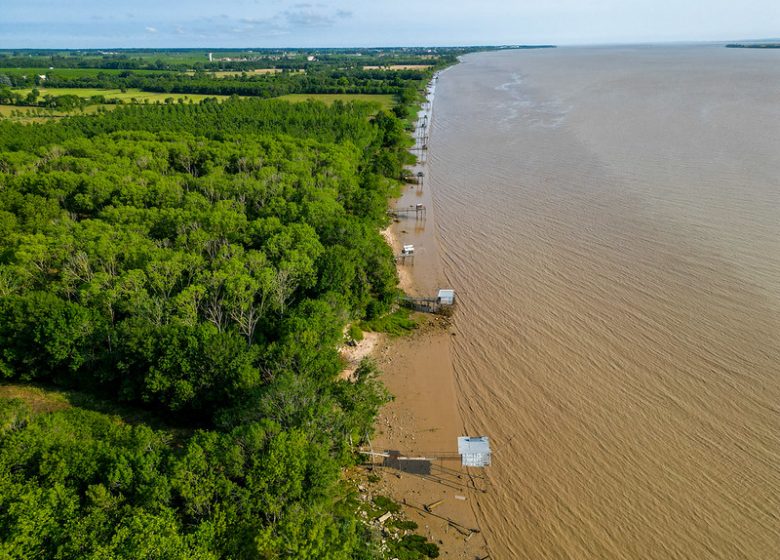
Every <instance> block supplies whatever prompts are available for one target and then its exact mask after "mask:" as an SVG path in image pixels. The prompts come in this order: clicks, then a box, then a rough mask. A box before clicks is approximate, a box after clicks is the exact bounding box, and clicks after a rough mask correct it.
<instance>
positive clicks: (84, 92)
mask: <svg viewBox="0 0 780 560" xmlns="http://www.w3.org/2000/svg"><path fill="white" fill-rule="evenodd" d="M14 91H16V92H18V93H20V94H22V95H27V94H28V93H30V91H31V90H30V89H29V88H28V89H18V90H14ZM38 91H39V92H40V94H41V97H43V96H45V95H47V94H48V95H52V96H57V95H76V96H78V97H93V96H95V95H102V96H104V97H105V98H106V99H121V100H122V101H127V102H129V101H131V100H133V99H135V100H136V101H138V102H141V103H143V102H145V101H146V100H149V102H150V103H152V102H155V101H159V102H161V103H162V102H163V101H164V100H165V99H167V98H169V97H172V98H173V100H174V101H177V102H178V101H179V99H184V101H185V102H187V101H190V100H192V102H193V103H199V102H200V101H203V100H204V99H206V98H207V97H216V98H217V99H227V98H228V97H229V96H227V95H204V94H199V93H157V92H151V91H141V90H140V89H126V90H125V91H122V90H119V89H94V88H44V87H42V88H38Z"/></svg>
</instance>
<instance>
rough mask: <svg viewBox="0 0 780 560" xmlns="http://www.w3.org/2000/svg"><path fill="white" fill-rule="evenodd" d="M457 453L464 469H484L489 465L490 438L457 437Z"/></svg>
mask: <svg viewBox="0 0 780 560" xmlns="http://www.w3.org/2000/svg"><path fill="white" fill-rule="evenodd" d="M458 453H459V454H460V457H461V464H462V465H463V466H464V467H486V466H488V465H490V438H488V437H487V436H479V437H467V436H462V437H459V438H458Z"/></svg>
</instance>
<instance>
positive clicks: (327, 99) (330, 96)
mask: <svg viewBox="0 0 780 560" xmlns="http://www.w3.org/2000/svg"><path fill="white" fill-rule="evenodd" d="M278 99H284V100H285V101H290V102H292V103H300V102H302V101H307V100H309V99H312V100H314V101H322V102H323V103H325V104H327V105H330V104H331V103H333V102H334V101H368V102H371V103H378V104H379V105H380V106H381V107H382V109H391V108H392V107H393V105H395V98H394V97H393V96H392V95H370V94H363V93H291V94H289V95H282V96H281V97H279V98H278Z"/></svg>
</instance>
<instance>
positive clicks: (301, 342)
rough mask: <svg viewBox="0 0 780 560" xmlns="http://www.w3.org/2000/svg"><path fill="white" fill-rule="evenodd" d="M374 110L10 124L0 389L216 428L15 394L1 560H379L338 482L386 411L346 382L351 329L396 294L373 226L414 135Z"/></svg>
mask: <svg viewBox="0 0 780 560" xmlns="http://www.w3.org/2000/svg"><path fill="white" fill-rule="evenodd" d="M374 111H375V107H374V106H372V105H365V104H341V103H336V104H334V105H333V106H332V107H327V106H325V105H323V104H320V103H302V104H297V105H293V104H289V103H283V102H274V101H261V100H248V101H239V100H235V101H229V102H226V103H222V104H204V105H194V106H159V107H154V106H151V107H143V106H135V107H128V108H120V109H117V110H116V111H113V112H110V113H106V114H102V115H99V116H90V117H73V118H68V119H64V120H63V121H62V122H58V123H49V124H41V125H37V124H33V125H19V124H15V123H9V122H3V123H0V377H2V378H3V379H5V380H8V381H15V382H19V381H23V382H36V383H45V384H53V385H56V386H61V387H66V388H69V389H77V390H80V391H85V392H88V393H91V394H95V395H100V396H102V398H108V399H111V400H113V401H116V402H121V403H127V404H130V405H133V406H139V407H143V408H146V409H149V410H153V411H156V413H157V414H159V415H161V416H162V417H163V418H168V419H169V420H170V421H173V422H176V423H178V424H182V423H187V424H189V425H190V426H193V427H200V428H201V430H200V431H199V432H197V433H196V434H195V435H194V436H193V437H192V438H189V439H188V440H187V441H184V442H180V443H177V444H176V445H172V444H171V439H170V438H171V436H170V434H169V433H168V432H165V431H154V430H151V429H149V428H145V427H143V426H136V427H131V426H128V425H126V424H122V423H120V422H117V421H116V420H115V419H112V418H108V417H105V416H103V415H99V414H96V413H90V412H86V411H81V410H77V409H71V410H67V411H60V412H52V413H48V414H43V415H38V416H36V415H33V414H32V413H31V412H30V410H29V409H27V408H26V407H25V406H23V405H22V404H21V403H18V402H5V404H3V405H2V407H0V543H1V544H0V555H1V556H3V557H9V558H33V557H38V558H107V557H111V558H155V557H156V558H344V559H346V558H375V557H380V556H381V550H380V543H379V542H374V540H372V538H371V535H370V534H369V532H368V530H367V529H366V527H365V526H364V525H363V524H361V523H360V522H359V521H358V519H357V517H356V514H355V505H354V503H353V502H352V501H351V499H350V498H349V496H348V495H347V493H346V489H345V487H344V485H343V484H342V483H341V482H340V474H339V469H340V468H341V467H343V466H344V465H346V464H349V463H350V462H351V461H353V460H354V456H353V454H352V452H353V449H354V447H355V446H356V445H357V444H359V442H360V441H361V440H362V439H363V438H365V437H366V435H367V434H370V433H371V430H372V426H373V421H374V418H375V415H376V413H377V410H378V407H379V406H380V405H381V404H382V403H383V402H385V400H386V398H387V397H386V395H385V393H384V391H383V390H382V389H381V387H380V386H379V385H378V384H377V383H376V382H374V381H373V380H372V375H371V370H370V368H363V369H361V370H360V372H359V375H358V382H357V383H348V382H340V381H336V377H337V373H338V371H339V369H340V367H341V363H340V359H339V356H338V354H337V352H336V347H337V345H338V344H339V343H340V342H341V341H342V340H343V331H344V327H345V325H346V324H347V323H348V322H349V321H352V320H358V319H362V318H369V319H370V318H372V317H376V316H379V315H381V314H383V313H385V312H386V311H388V309H389V308H390V306H391V304H392V302H393V301H394V299H395V296H396V283H397V277H396V271H395V267H394V263H393V258H392V254H391V251H390V249H389V247H388V246H387V245H386V243H385V242H384V240H383V239H382V237H381V236H380V235H379V233H378V229H379V227H380V226H381V225H382V224H384V221H385V220H386V214H385V210H386V204H387V199H388V197H389V196H390V195H391V194H392V193H393V192H394V189H395V188H396V186H395V185H396V179H397V177H399V176H400V175H401V170H402V168H403V165H404V164H405V163H407V161H408V158H409V157H410V156H409V155H408V152H407V148H408V144H409V141H408V138H407V135H406V134H405V132H404V129H403V122H402V121H401V120H400V119H398V118H397V117H396V116H395V115H393V114H388V113H384V112H380V113H379V114H376V115H373V113H374ZM372 115H373V116H372ZM405 557H406V558H418V557H420V556H419V554H417V553H414V552H409V553H408V555H407V556H405Z"/></svg>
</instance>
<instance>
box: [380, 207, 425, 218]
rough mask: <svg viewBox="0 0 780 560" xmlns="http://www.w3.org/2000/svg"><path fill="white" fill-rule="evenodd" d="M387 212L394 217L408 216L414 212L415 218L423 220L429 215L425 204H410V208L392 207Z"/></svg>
mask: <svg viewBox="0 0 780 560" xmlns="http://www.w3.org/2000/svg"><path fill="white" fill-rule="evenodd" d="M387 213H388V214H389V215H390V216H392V217H393V218H400V217H402V216H403V217H408V216H411V215H412V214H414V217H415V219H417V220H422V219H425V217H426V216H427V210H426V208H425V205H424V204H410V205H409V208H392V209H390V210H388V211H387Z"/></svg>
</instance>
